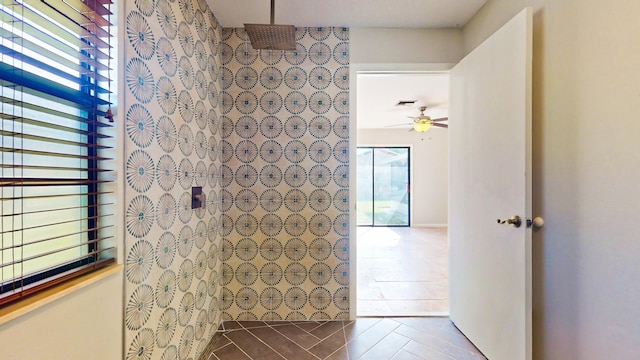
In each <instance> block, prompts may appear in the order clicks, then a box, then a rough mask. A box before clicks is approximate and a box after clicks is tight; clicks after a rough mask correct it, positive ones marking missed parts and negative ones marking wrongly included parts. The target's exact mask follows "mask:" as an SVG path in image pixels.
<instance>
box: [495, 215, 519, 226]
mask: <svg viewBox="0 0 640 360" xmlns="http://www.w3.org/2000/svg"><path fill="white" fill-rule="evenodd" d="M497 222H498V224H509V225H513V226H514V227H517V228H519V227H520V225H522V219H521V218H520V216H518V215H514V216H513V217H512V218H511V219H504V220H500V219H498V220H497Z"/></svg>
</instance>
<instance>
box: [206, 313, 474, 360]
mask: <svg viewBox="0 0 640 360" xmlns="http://www.w3.org/2000/svg"><path fill="white" fill-rule="evenodd" d="M221 328H222V330H223V332H222V336H220V337H219V338H218V339H217V340H216V341H215V343H213V344H211V346H209V347H208V350H207V351H208V353H206V354H203V356H201V357H200V359H207V360H227V359H228V360H282V359H286V360H319V359H327V360H355V359H363V360H365V359H366V360H387V359H393V360H419V359H429V360H452V359H455V360H479V359H486V358H485V357H484V356H483V355H482V354H481V353H480V352H479V351H478V350H477V349H476V348H475V347H474V346H473V344H472V343H471V342H469V340H467V338H466V337H464V335H463V334H462V333H461V332H460V331H458V329H457V328H456V327H455V326H454V325H453V323H452V322H451V321H450V320H449V318H446V317H429V318H359V319H357V320H355V321H329V322H315V321H299V322H295V321H292V322H288V321H285V322H262V321H240V322H237V321H229V322H224V323H223V325H222V326H221ZM207 356H208V357H207Z"/></svg>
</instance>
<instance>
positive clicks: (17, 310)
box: [0, 264, 124, 325]
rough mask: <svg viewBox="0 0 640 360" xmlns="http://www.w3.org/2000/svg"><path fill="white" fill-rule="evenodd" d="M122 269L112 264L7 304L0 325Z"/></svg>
mask: <svg viewBox="0 0 640 360" xmlns="http://www.w3.org/2000/svg"><path fill="white" fill-rule="evenodd" d="M123 268H124V267H123V266H122V265H120V264H113V265H110V266H107V267H105V268H103V269H100V270H98V271H95V272H92V273H89V274H86V275H83V276H80V277H78V278H75V279H72V280H69V281H67V282H64V283H62V284H59V285H56V286H53V287H51V288H48V289H46V290H44V291H41V292H39V293H37V294H34V295H33V296H30V297H27V298H25V299H22V300H19V301H16V302H15V303H13V304H9V305H7V306H5V307H3V308H1V309H0V325H3V324H5V323H8V322H9V321H12V320H14V319H17V318H19V317H20V316H22V315H26V314H28V313H30V312H32V311H34V310H36V309H39V308H41V307H43V306H45V305H47V304H50V303H52V302H54V301H56V300H58V299H61V298H63V297H65V296H67V295H69V294H73V293H74V292H77V291H79V290H81V289H84V288H86V287H89V286H91V285H93V284H95V283H97V282H99V281H101V280H103V279H106V278H107V277H109V276H112V275H113V274H116V273H118V272H121V271H122V269H123Z"/></svg>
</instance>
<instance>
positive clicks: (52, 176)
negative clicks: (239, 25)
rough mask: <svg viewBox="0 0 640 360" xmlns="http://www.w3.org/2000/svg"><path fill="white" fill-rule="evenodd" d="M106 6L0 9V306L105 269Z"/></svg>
mask: <svg viewBox="0 0 640 360" xmlns="http://www.w3.org/2000/svg"><path fill="white" fill-rule="evenodd" d="M110 2H111V1H110V0H64V1H62V0H13V1H11V0H3V1H2V2H0V26H1V27H0V33H1V35H2V42H1V43H0V98H1V103H0V106H1V108H0V114H1V115H0V116H1V118H0V121H1V122H0V156H1V157H2V159H1V160H2V161H1V165H0V171H1V174H2V178H1V179H0V191H1V194H0V196H1V198H0V199H1V200H0V201H1V202H0V234H1V235H2V240H1V242H0V246H1V248H0V305H1V304H6V303H8V302H10V301H14V300H16V299H19V298H22V297H24V296H27V295H29V294H31V293H33V292H35V291H38V290H40V289H42V288H45V287H47V286H50V285H53V284H57V283H59V282H60V281H63V280H65V279H68V278H71V277H74V276H78V275H80V274H84V273H86V272H89V271H92V270H94V269H97V268H99V267H102V266H105V265H107V264H110V263H113V262H114V261H115V256H116V253H115V247H114V243H115V241H114V239H113V235H112V233H113V230H112V229H113V224H114V223H115V220H114V219H110V218H113V216H112V215H110V214H109V213H108V210H112V209H110V207H111V206H113V204H112V203H110V201H112V199H113V197H114V196H113V190H112V188H113V184H112V182H111V179H112V177H114V176H115V174H114V172H113V171H112V170H111V169H109V167H110V166H112V165H113V161H112V159H111V157H113V154H112V150H110V149H111V143H112V140H111V139H112V136H113V133H112V132H113V129H112V128H111V127H112V124H111V121H110V120H113V117H112V116H110V113H109V114H107V111H108V110H109V109H110V105H111V104H110V98H111V96H110V88H111V86H110V84H111V81H110V79H109V76H110V69H109V67H110V66H111V58H112V57H113V55H112V53H111V49H112V45H111V41H112V40H111V31H112V29H111V24H110V23H109V17H110V15H111V10H112V9H111V4H110ZM109 111H110V110H109Z"/></svg>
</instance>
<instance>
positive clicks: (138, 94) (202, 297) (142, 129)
mask: <svg viewBox="0 0 640 360" xmlns="http://www.w3.org/2000/svg"><path fill="white" fill-rule="evenodd" d="M122 4H123V5H124V6H123V7H124V8H125V19H126V24H125V25H126V34H125V40H126V41H125V42H126V44H125V45H124V51H125V62H124V64H123V66H124V67H125V85H124V91H125V104H124V106H123V107H122V108H123V111H125V112H126V114H125V122H126V124H125V129H126V138H127V139H126V145H125V151H124V153H125V155H124V159H125V162H126V164H125V166H126V170H125V171H126V174H125V178H126V181H127V184H126V192H125V199H126V203H125V209H126V213H125V219H126V232H127V234H126V239H125V261H126V263H125V273H126V279H125V282H126V285H125V296H126V299H125V314H124V315H125V319H124V320H125V321H124V322H125V344H126V345H125V346H126V349H125V358H126V359H152V358H153V359H165V360H169V359H190V358H197V356H198V355H199V354H200V353H201V352H202V350H203V349H204V347H205V346H206V344H207V343H208V341H209V339H211V336H212V335H213V333H214V332H215V331H216V329H217V328H218V325H219V323H220V317H221V312H220V311H219V300H218V297H219V293H220V291H221V286H220V285H218V281H219V279H218V278H219V274H220V273H221V267H222V262H221V261H219V249H220V243H221V241H222V237H221V236H220V235H219V226H218V224H219V221H220V217H221V212H220V211H219V209H218V204H217V202H216V199H217V198H218V195H217V194H218V193H219V192H220V184H219V183H218V176H217V175H218V169H219V168H220V165H221V161H220V158H219V154H218V149H219V143H220V141H221V138H220V131H219V114H220V105H219V102H218V99H219V91H220V87H219V86H220V85H219V80H218V73H219V70H220V64H219V62H220V55H219V49H220V46H221V45H220V39H221V35H222V33H221V31H222V30H221V28H220V26H219V25H218V22H217V20H216V18H215V16H214V15H213V13H212V12H211V11H210V10H209V8H208V6H207V4H206V1H205V0H198V1H196V0H153V1H150V0H133V1H126V2H125V1H122ZM192 186H201V187H202V188H203V190H204V193H205V195H207V201H206V208H204V209H203V208H200V209H196V210H192V209H191V187H192Z"/></svg>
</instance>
